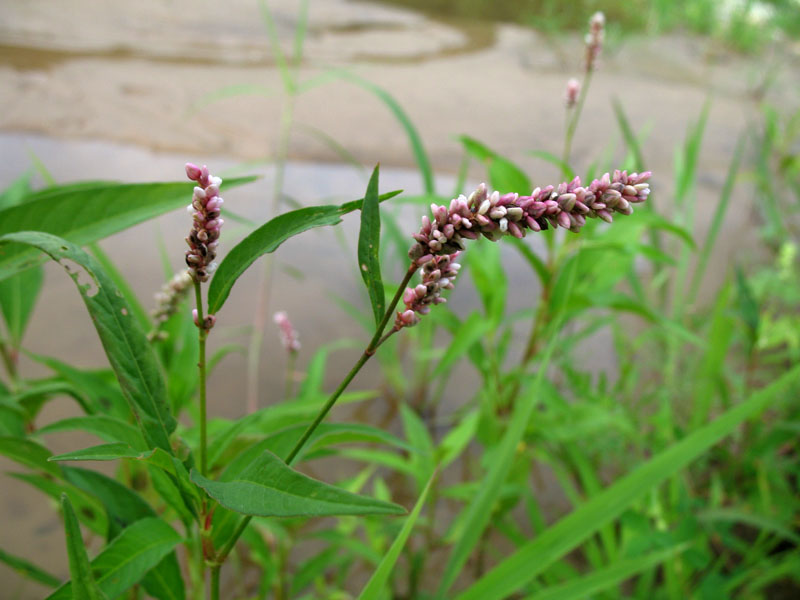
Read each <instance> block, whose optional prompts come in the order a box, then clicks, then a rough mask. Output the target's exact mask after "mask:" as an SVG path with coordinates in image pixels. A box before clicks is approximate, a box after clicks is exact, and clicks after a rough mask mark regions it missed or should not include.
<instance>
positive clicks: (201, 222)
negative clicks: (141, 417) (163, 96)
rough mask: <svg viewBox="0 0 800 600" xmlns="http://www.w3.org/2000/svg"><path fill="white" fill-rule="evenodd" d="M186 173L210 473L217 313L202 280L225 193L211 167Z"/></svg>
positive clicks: (203, 434) (204, 466) (189, 257)
mask: <svg viewBox="0 0 800 600" xmlns="http://www.w3.org/2000/svg"><path fill="white" fill-rule="evenodd" d="M186 176H187V177H188V178H189V179H190V180H191V181H196V182H197V185H196V186H195V188H194V191H193V193H192V203H191V204H190V205H189V206H188V210H189V211H190V212H191V213H192V229H191V231H189V235H188V237H187V238H186V243H187V244H188V245H189V249H188V250H187V251H186V266H187V267H188V268H189V274H190V275H191V277H192V280H193V281H194V295H195V304H196V308H195V309H194V310H193V311H192V316H193V318H194V324H195V325H196V326H197V329H198V334H197V335H198V345H199V351H198V359H197V369H198V372H199V387H200V473H201V474H202V475H204V476H205V475H207V473H208V458H207V456H208V451H207V447H208V439H207V431H206V421H207V415H206V376H207V373H206V338H207V337H208V332H209V331H210V330H211V328H212V327H214V323H215V322H216V318H215V317H214V315H204V314H203V294H202V290H201V284H202V283H203V282H204V281H208V278H209V277H210V275H211V273H212V272H213V271H214V269H215V268H216V266H217V263H215V262H214V259H215V258H216V256H217V245H218V244H219V232H220V227H222V223H223V220H222V219H221V218H220V209H221V207H222V203H223V200H222V197H221V196H220V195H219V186H220V185H221V184H222V179H220V178H219V177H214V176H213V175H211V174H210V173H209V172H208V167H206V166H205V165H203V166H202V167H199V166H197V165H195V164H192V163H186Z"/></svg>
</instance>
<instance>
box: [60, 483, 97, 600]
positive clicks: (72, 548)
mask: <svg viewBox="0 0 800 600" xmlns="http://www.w3.org/2000/svg"><path fill="white" fill-rule="evenodd" d="M61 509H62V512H63V514H64V529H65V533H66V536H67V556H68V557H69V574H70V576H71V577H72V582H73V584H72V585H71V586H70V588H71V589H70V593H69V595H66V594H65V595H64V598H65V599H66V598H72V600H102V599H103V598H105V597H106V595H105V594H103V592H101V591H100V588H99V587H98V586H97V583H96V582H95V580H94V574H93V572H92V570H91V568H90V567H89V556H88V555H87V554H86V547H85V546H84V545H83V537H81V527H80V525H78V519H77V517H76V516H75V511H74V510H73V509H72V504H70V501H69V498H68V497H67V495H66V494H64V495H63V496H61ZM59 589H62V588H59ZM57 593H58V591H56V592H55V593H54V594H51V595H50V596H48V598H54V597H57V596H56V594H57Z"/></svg>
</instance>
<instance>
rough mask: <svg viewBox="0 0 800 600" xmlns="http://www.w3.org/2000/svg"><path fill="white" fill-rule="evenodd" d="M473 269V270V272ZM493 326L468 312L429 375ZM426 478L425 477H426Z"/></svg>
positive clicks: (439, 371)
mask: <svg viewBox="0 0 800 600" xmlns="http://www.w3.org/2000/svg"><path fill="white" fill-rule="evenodd" d="M474 272H475V271H474V270H473V273H474ZM492 328H493V323H492V321H490V320H488V319H486V318H485V317H483V316H481V315H480V314H479V313H477V312H473V313H470V315H469V316H468V317H467V318H466V319H464V321H463V322H461V324H459V326H458V329H456V331H455V333H454V334H453V339H452V340H451V341H450V344H449V345H448V346H447V350H445V353H444V356H442V358H441V360H440V361H439V363H438V364H437V365H436V368H435V369H434V370H433V373H431V377H439V376H440V375H442V374H444V373H447V371H448V370H449V369H450V368H451V367H452V366H453V365H454V364H455V363H456V361H458V360H459V359H460V358H462V357H463V356H464V355H465V354H466V353H467V352H469V349H470V348H471V347H472V346H473V344H477V343H478V342H480V341H481V340H482V339H483V338H485V337H486V336H487V335H488V333H489V331H491V330H492ZM426 479H427V478H426Z"/></svg>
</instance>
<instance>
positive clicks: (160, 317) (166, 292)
mask: <svg viewBox="0 0 800 600" xmlns="http://www.w3.org/2000/svg"><path fill="white" fill-rule="evenodd" d="M191 287H192V276H191V275H190V274H189V271H181V272H180V273H176V274H175V275H174V276H173V277H172V279H170V280H169V281H168V282H166V283H165V284H164V285H163V286H161V290H160V291H159V292H157V293H156V295H155V299H156V308H155V309H154V310H153V311H152V312H151V313H150V314H152V315H153V318H154V319H155V320H156V322H158V323H163V322H164V321H166V320H167V319H169V318H170V317H171V316H172V315H174V314H175V313H176V312H177V311H178V305H179V304H180V303H181V300H183V299H184V297H185V296H186V294H187V292H188V291H189V288H191Z"/></svg>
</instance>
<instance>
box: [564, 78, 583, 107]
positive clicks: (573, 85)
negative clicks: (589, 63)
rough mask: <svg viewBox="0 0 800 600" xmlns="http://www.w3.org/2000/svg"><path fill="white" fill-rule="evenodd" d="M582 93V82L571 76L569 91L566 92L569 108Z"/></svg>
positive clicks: (568, 82)
mask: <svg viewBox="0 0 800 600" xmlns="http://www.w3.org/2000/svg"><path fill="white" fill-rule="evenodd" d="M580 93H581V82H580V81H578V80H577V79H575V78H574V77H572V78H570V80H569V81H567V91H566V94H565V100H566V103H567V108H572V107H573V106H575V104H576V103H577V102H578V96H579V95H580Z"/></svg>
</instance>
